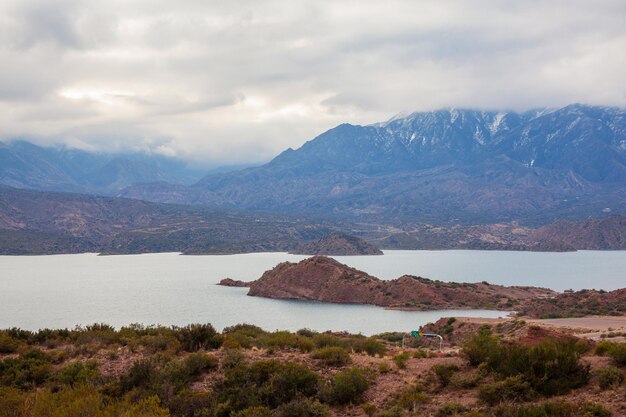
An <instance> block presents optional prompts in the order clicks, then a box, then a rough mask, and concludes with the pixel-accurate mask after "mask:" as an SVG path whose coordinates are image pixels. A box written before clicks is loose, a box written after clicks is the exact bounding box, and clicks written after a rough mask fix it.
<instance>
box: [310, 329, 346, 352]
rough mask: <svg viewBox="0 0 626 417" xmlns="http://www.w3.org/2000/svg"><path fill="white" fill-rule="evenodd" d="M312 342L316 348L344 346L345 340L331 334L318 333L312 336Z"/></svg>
mask: <svg viewBox="0 0 626 417" xmlns="http://www.w3.org/2000/svg"><path fill="white" fill-rule="evenodd" d="M313 343H315V346H316V347H317V348H323V347H329V346H340V347H345V346H346V342H345V341H344V340H343V339H341V338H340V337H337V336H335V335H332V334H328V333H319V334H316V335H315V336H314V337H313Z"/></svg>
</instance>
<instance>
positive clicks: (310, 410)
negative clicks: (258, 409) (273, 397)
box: [253, 398, 330, 417]
mask: <svg viewBox="0 0 626 417" xmlns="http://www.w3.org/2000/svg"><path fill="white" fill-rule="evenodd" d="M253 416H254V417H256V415H253ZM270 416H271V417H330V411H329V410H328V407H326V406H325V405H323V404H320V402H319V401H316V400H311V399H309V398H298V399H295V400H292V401H291V402H288V403H286V404H283V405H280V406H278V407H277V408H276V409H275V410H273V411H272V413H271V414H270Z"/></svg>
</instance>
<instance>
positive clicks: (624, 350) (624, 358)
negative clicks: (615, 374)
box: [608, 343, 626, 367]
mask: <svg viewBox="0 0 626 417" xmlns="http://www.w3.org/2000/svg"><path fill="white" fill-rule="evenodd" d="M608 353H609V356H610V357H611V359H612V360H613V363H614V364H615V365H616V366H620V367H626V343H615V344H614V346H613V348H611V349H610V350H609V352H608Z"/></svg>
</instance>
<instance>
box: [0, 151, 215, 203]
mask: <svg viewBox="0 0 626 417" xmlns="http://www.w3.org/2000/svg"><path fill="white" fill-rule="evenodd" d="M201 172H202V171H200V170H197V169H193V168H190V167H188V166H187V165H186V164H185V163H184V162H183V161H181V160H178V159H174V158H169V157H165V156H161V155H155V154H153V155H148V154H142V153H101V152H88V151H82V150H77V149H70V148H66V147H41V146H37V145H34V144H32V143H29V142H25V141H16V142H9V143H2V142H0V184H2V185H6V186H10V187H15V188H25V189H33V190H44V191H64V192H80V193H92V194H104V195H111V194H115V193H117V192H118V191H120V190H122V189H123V188H126V187H128V186H130V185H133V184H138V183H152V182H168V183H173V184H191V183H193V182H195V181H197V180H198V179H199V178H200V177H202V175H204V174H203V173H201Z"/></svg>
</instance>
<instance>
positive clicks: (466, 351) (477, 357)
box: [462, 326, 498, 366]
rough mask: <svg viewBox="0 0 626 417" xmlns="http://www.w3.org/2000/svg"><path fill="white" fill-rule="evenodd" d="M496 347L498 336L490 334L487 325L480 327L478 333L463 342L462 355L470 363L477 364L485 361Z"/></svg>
mask: <svg viewBox="0 0 626 417" xmlns="http://www.w3.org/2000/svg"><path fill="white" fill-rule="evenodd" d="M497 348H498V338H497V337H496V336H494V335H492V334H491V329H490V328H489V326H483V327H481V328H480V330H479V332H478V334H477V335H476V336H474V337H472V338H471V339H469V340H467V341H466V342H465V343H464V344H463V350H462V353H463V355H464V356H465V357H466V358H467V360H468V361H469V363H470V365H472V366H478V365H480V364H481V363H484V362H486V361H487V359H488V358H489V357H491V356H492V355H493V354H494V352H495V351H496V350H497Z"/></svg>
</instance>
